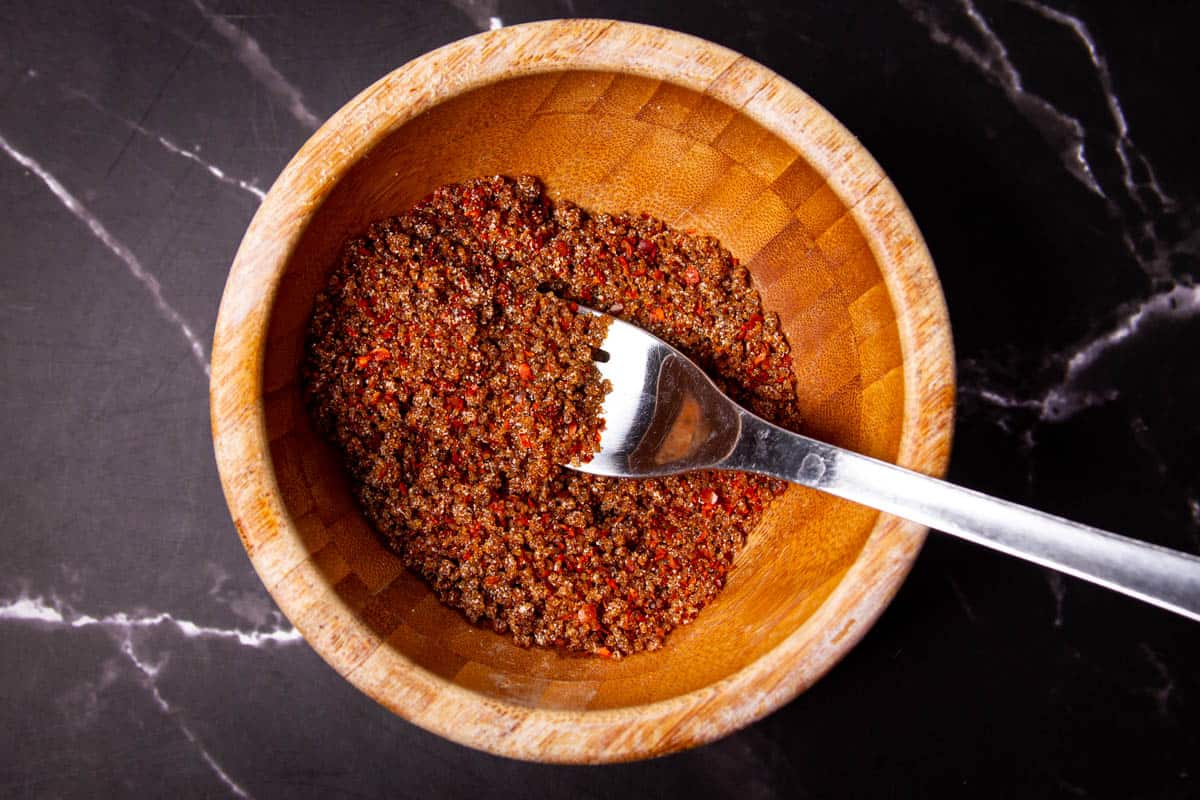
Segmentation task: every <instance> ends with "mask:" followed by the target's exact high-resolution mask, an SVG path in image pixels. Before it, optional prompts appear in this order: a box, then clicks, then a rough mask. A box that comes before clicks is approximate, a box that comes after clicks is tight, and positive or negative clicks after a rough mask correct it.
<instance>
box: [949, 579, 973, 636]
mask: <svg viewBox="0 0 1200 800" xmlns="http://www.w3.org/2000/svg"><path fill="white" fill-rule="evenodd" d="M946 580H947V581H948V582H949V583H950V589H951V590H952V591H953V592H954V596H955V597H956V598H957V599H958V605H959V607H960V608H962V612H963V615H964V616H965V617H966V618H967V621H968V622H970V623H971V624H972V625H974V624H975V622H976V618H975V610H974V609H972V608H971V604H970V602H968V601H967V595H966V594H965V593H964V592H963V590H962V588H961V587H960V586H959V585H958V581H956V580H954V578H952V577H951V576H949V575H947V576H946Z"/></svg>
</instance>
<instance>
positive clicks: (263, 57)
mask: <svg viewBox="0 0 1200 800" xmlns="http://www.w3.org/2000/svg"><path fill="white" fill-rule="evenodd" d="M192 4H193V5H195V6H196V9H197V10H198V11H199V12H200V14H201V15H202V16H203V17H204V18H205V19H206V20H208V24H209V25H211V26H212V28H213V30H214V31H216V32H217V34H218V35H220V36H221V38H223V39H225V40H226V41H227V42H229V44H230V45H231V46H232V47H233V52H234V54H235V55H236V56H237V59H238V61H240V62H242V66H244V67H245V68H246V69H247V70H249V71H250V74H251V75H253V76H254V78H255V79H256V80H257V81H258V82H259V83H261V84H262V85H263V86H265V87H267V89H269V90H270V91H271V92H272V93H274V94H275V95H277V96H278V97H279V98H280V99H282V100H283V101H284V104H285V105H286V106H287V109H288V111H289V112H291V115H292V116H293V117H295V119H296V121H297V122H299V123H300V124H301V125H304V126H305V127H307V128H308V129H310V130H314V129H316V128H317V126H319V125H320V124H321V120H320V118H319V117H317V115H316V114H314V113H313V112H312V111H311V110H309V108H308V106H307V105H305V103H304V94H303V93H302V92H301V91H300V90H299V89H298V88H296V87H295V86H294V85H292V83H291V82H289V81H288V79H287V78H285V77H283V75H282V74H281V73H280V72H279V70H277V69H276V68H275V65H274V64H272V63H271V59H269V58H268V57H267V54H266V53H264V52H263V49H262V47H261V46H260V45H259V44H258V41H257V40H256V39H255V38H254V37H253V36H251V35H250V34H249V33H247V32H246V31H244V30H242V29H241V28H239V27H238V26H237V25H234V24H233V23H232V22H230V21H229V20H228V19H226V18H225V17H223V16H221V15H220V14H218V13H216V12H215V11H212V10H211V9H209V8H208V6H206V5H204V3H202V2H201V0H192Z"/></svg>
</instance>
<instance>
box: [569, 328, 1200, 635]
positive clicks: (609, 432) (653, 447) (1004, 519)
mask: <svg viewBox="0 0 1200 800" xmlns="http://www.w3.org/2000/svg"><path fill="white" fill-rule="evenodd" d="M585 310H588V311H591V310H590V309H585ZM591 313H593V314H595V313H597V312H595V311H591ZM597 362H598V363H597V367H598V368H599V370H600V373H601V374H602V375H603V376H604V377H605V378H607V379H608V380H609V381H610V382H611V383H612V391H610V392H609V393H608V395H606V396H605V399H604V407H603V416H604V420H605V424H606V427H605V428H604V431H603V432H602V434H601V437H600V450H599V452H598V453H596V455H595V456H594V457H593V458H592V460H591V461H589V462H587V463H583V464H572V465H569V466H571V467H572V468H573V469H577V470H581V471H583V472H590V473H594V474H597V475H610V476H615V477H621V478H648V477H654V476H658V475H671V474H674V473H679V472H686V471H689V470H696V469H723V470H742V471H746V472H758V473H762V474H764V475H772V476H774V477H776V478H783V479H785V480H789V481H793V482H795V483H799V484H802V485H804V486H808V487H811V488H813V489H819V490H821V491H823V492H828V493H830V494H833V495H837V496H838V497H844V498H846V499H847V500H852V501H854V502H856V503H862V504H863V505H866V506H870V507H872V508H877V509H880V510H881V511H886V512H888V513H890V514H895V515H897V516H900V517H904V518H905V519H910V520H913V521H914V522H919V523H921V524H923V525H928V526H929V527H931V528H935V529H937V530H941V531H945V532H946V533H951V534H954V535H955V536H959V537H961V538H963V539H966V540H968V541H971V542H975V543H976V544H981V545H984V546H985V547H991V548H993V549H995V550H999V551H1001V552H1004V553H1008V554H1009V555H1014V556H1017V557H1019V558H1024V559H1026V560H1027V561H1032V562H1034V563H1036V564H1041V565H1042V566H1045V567H1050V568H1052V569H1056V570H1058V571H1060V572H1065V573H1066V574H1068V575H1074V576H1075V577H1078V578H1083V579H1084V580H1087V581H1091V582H1093V583H1098V584H1100V585H1101V586H1107V587H1108V588H1110V589H1114V590H1116V591H1118V592H1123V593H1124V594H1127V595H1130V596H1132V597H1136V598H1138V599H1141V600H1144V601H1146V602H1147V603H1152V604H1154V605H1156V606H1161V607H1162V608H1165V609H1168V610H1170V611H1174V612H1176V613H1178V614H1182V615H1184V616H1186V617H1190V618H1192V619H1195V620H1200V558H1197V557H1195V556H1192V555H1189V554H1186V553H1179V552H1176V551H1173V550H1168V549H1167V548H1164V547H1159V546H1157V545H1153V544H1149V543H1146V542H1140V541H1136V540H1134V539H1129V538H1126V537H1124V536H1118V535H1117V534H1115V533H1109V532H1108V531H1103V530H1100V529H1098V528H1093V527H1090V526H1087V525H1082V524H1080V523H1078V522H1071V521H1070V520H1066V519H1062V518H1061V517H1055V516H1052V515H1050V514H1046V513H1044V512H1041V511H1036V510H1034V509H1031V508H1026V507H1024V506H1020V505H1017V504H1016V503H1010V502H1008V501H1006V500H1000V499H998V498H995V497H989V496H988V495H985V494H982V493H980V492H976V491H973V490H971V489H966V488H963V487H961V486H955V485H954V484H951V483H947V482H945V481H941V480H937V479H935V478H930V477H928V476H925V475H921V474H919V473H916V472H912V471H910V470H906V469H902V468H900V467H897V466H895V465H893V464H888V463H886V462H883V461H879V460H877V459H874V458H868V457H867V456H863V455H859V454H858V453H854V452H851V451H849V450H843V449H842V448H839V447H834V446H833V445H830V444H826V443H824V442H820V441H817V440H815V439H810V438H809V437H807V436H801V435H800V434H796V433H792V432H790V431H786V430H784V429H783V428H780V427H778V426H776V425H772V424H771V423H769V422H767V421H766V420H763V419H761V418H760V417H757V416H755V415H754V414H752V413H750V412H749V411H747V410H746V409H744V408H742V407H741V406H739V405H737V404H736V403H734V402H733V401H732V400H730V399H729V398H728V397H726V396H725V395H724V394H723V393H722V392H721V391H720V390H719V389H717V387H716V385H714V384H713V382H712V381H711V380H709V378H708V376H707V375H705V374H704V372H703V371H702V370H701V369H700V368H699V367H698V366H696V364H694V363H693V362H692V361H691V360H690V359H689V358H687V356H685V355H683V353H680V352H679V351H678V350H676V349H675V348H674V347H672V346H671V345H669V344H667V343H666V342H664V341H662V340H661V339H659V338H658V337H656V336H653V335H652V334H650V333H647V332H646V331H644V330H642V329H641V328H638V327H635V326H633V325H630V324H629V323H626V322H622V321H621V320H615V319H614V320H613V321H612V323H611V324H610V326H609V328H608V333H607V336H606V338H605V340H604V343H603V345H602V348H601V351H600V352H599V353H598V357H597Z"/></svg>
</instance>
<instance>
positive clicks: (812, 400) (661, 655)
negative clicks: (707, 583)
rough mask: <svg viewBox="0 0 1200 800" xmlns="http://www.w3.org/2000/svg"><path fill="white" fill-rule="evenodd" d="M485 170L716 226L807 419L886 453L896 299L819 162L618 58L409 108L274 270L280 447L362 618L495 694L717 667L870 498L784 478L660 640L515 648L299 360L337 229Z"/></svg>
mask: <svg viewBox="0 0 1200 800" xmlns="http://www.w3.org/2000/svg"><path fill="white" fill-rule="evenodd" d="M494 173H505V174H509V175H516V174H521V173H530V174H534V175H537V176H539V177H541V178H542V180H543V181H544V183H545V184H546V186H547V189H548V190H549V192H550V193H551V194H552V195H553V196H556V197H565V198H570V199H572V200H575V201H576V202H578V203H579V204H581V205H582V206H583V207H585V208H587V209H589V210H593V211H612V212H616V211H623V210H631V211H646V212H648V213H650V214H653V215H655V216H657V217H660V218H662V219H664V220H666V221H667V222H668V223H670V224H673V225H675V226H677V227H680V228H684V229H689V228H693V229H695V230H697V231H700V232H703V233H708V234H711V235H714V236H716V237H717V238H718V239H720V240H721V242H722V243H723V244H724V245H725V246H726V247H728V248H729V249H730V250H731V251H732V252H733V254H734V255H735V256H737V257H738V258H740V259H741V260H742V261H743V262H744V263H745V264H746V265H747V266H748V267H749V269H750V272H751V274H752V275H753V279H754V281H755V284H756V286H757V288H758V290H759V292H760V293H761V294H762V297H763V302H764V304H765V306H766V308H767V309H768V310H771V311H775V312H777V313H778V314H779V316H780V319H781V322H782V324H783V328H784V331H785V332H786V334H787V336H788V339H789V340H790V342H791V344H792V348H793V356H794V364H795V373H796V378H797V388H798V394H799V398H800V403H801V407H802V409H803V411H804V414H805V418H806V420H807V430H806V432H807V433H810V434H812V435H814V436H817V437H820V438H824V439H826V440H828V441H831V442H833V443H835V444H838V445H842V446H845V447H849V448H853V449H855V450H858V451H859V452H863V453H866V454H868V455H872V456H875V457H878V458H883V459H889V460H893V459H895V457H896V454H897V450H898V447H899V442H900V435H901V427H902V423H903V420H904V381H903V375H902V356H901V348H900V341H899V337H898V334H897V325H896V317H895V312H894V309H893V306H892V303H891V301H890V299H889V295H888V291H887V289H886V287H885V285H884V283H883V278H882V276H881V273H880V270H879V267H878V265H877V263H876V259H875V256H874V255H873V253H872V251H871V248H870V247H869V246H868V244H867V240H866V239H865V238H864V236H863V234H862V232H861V231H860V229H859V227H858V225H857V223H856V222H855V219H854V217H853V216H852V215H851V214H849V213H848V209H847V208H846V206H845V205H844V204H843V203H842V202H841V201H840V200H839V199H838V198H837V196H836V195H835V194H834V192H833V191H832V190H831V189H830V187H829V186H828V185H827V184H826V183H825V181H824V180H823V179H822V178H821V177H820V175H819V174H818V173H817V171H816V170H814V169H813V167H812V166H811V165H810V164H809V163H808V162H807V161H806V160H805V159H804V157H803V156H801V155H800V154H799V153H797V152H796V151H795V150H794V149H793V148H792V147H791V146H790V145H789V144H787V143H786V142H785V141H784V140H782V139H780V138H779V137H777V136H775V135H773V134H772V133H770V132H768V131H767V130H766V129H764V128H763V127H762V126H761V125H759V124H758V123H757V122H755V121H754V120H753V119H751V118H750V117H749V116H747V115H745V114H743V113H741V112H739V111H737V110H735V109H734V108H732V107H730V106H728V105H725V104H723V103H721V102H720V101H718V100H715V99H713V98H712V97H709V96H706V95H703V94H700V93H698V92H695V91H692V90H690V89H686V88H683V87H681V86H678V85H674V84H671V83H667V82H663V81H659V80H653V79H650V78H644V77H638V76H633V75H628V74H617V73H606V72H590V71H569V72H555V73H547V74H538V75H530V76H524V77H518V78H512V79H508V80H504V81H501V82H498V83H493V84H489V85H487V86H484V87H482V88H478V89H475V90H473V91H470V92H468V93H466V94H462V95H459V96H457V97H455V98H453V99H451V100H448V101H447V102H444V103H442V104H440V105H438V106H435V107H434V108H432V109H431V110H429V111H427V112H425V113H424V114H422V115H421V116H419V117H416V118H414V119H412V120H411V121H409V122H408V123H406V124H404V125H403V126H401V127H400V128H398V129H397V130H396V131H394V132H393V133H392V134H390V135H389V136H388V137H387V138H386V139H384V140H383V141H382V142H381V143H380V144H379V145H378V146H377V147H376V148H374V150H373V151H371V152H370V153H369V154H368V156H367V157H365V158H363V159H362V160H361V161H360V162H359V163H357V164H356V165H355V166H354V167H353V168H352V169H351V170H350V171H349V172H347V174H346V175H345V176H344V177H343V178H342V179H341V180H340V182H339V183H338V185H337V186H336V187H335V188H334V189H333V191H332V193H331V194H330V195H329V197H328V199H327V200H326V201H325V203H324V204H323V205H322V207H321V208H320V209H319V210H318V211H317V212H316V213H315V215H314V216H313V218H312V220H311V223H310V224H309V226H308V228H307V230H306V231H305V233H304V235H303V237H302V239H301V241H300V243H299V245H298V246H297V248H296V249H295V251H294V253H293V256H292V258H291V260H290V262H289V264H288V266H287V270H286V273H285V274H284V276H283V278H282V281H281V283H280V287H279V291H278V294H277V297H276V300H275V305H274V307H273V309H272V313H271V321H270V328H269V332H268V339H267V345H266V349H265V365H264V393H265V396H264V408H265V410H266V425H267V434H268V437H269V439H270V442H271V457H272V460H273V463H274V469H275V472H276V478H277V481H278V484H279V487H280V490H281V492H282V495H283V499H284V501H285V503H286V506H287V509H288V512H289V513H290V514H291V516H292V520H293V522H294V523H295V525H294V527H295V528H296V529H297V530H298V531H300V535H301V536H302V537H303V538H304V540H305V541H304V546H305V548H306V549H307V550H308V551H309V552H310V553H312V554H313V561H314V562H315V563H317V564H318V565H319V566H320V571H321V574H322V575H323V576H324V578H325V580H327V581H328V583H329V585H330V586H332V587H333V589H334V591H335V592H336V593H337V594H338V595H339V597H340V598H341V600H342V601H343V602H344V604H345V606H346V607H347V608H348V609H350V610H351V611H352V612H353V613H354V614H356V615H357V622H358V623H359V624H361V625H364V626H366V627H368V628H370V630H371V631H373V632H374V633H375V634H376V635H377V636H379V637H380V638H382V639H384V640H385V645H384V647H385V648H387V649H389V650H390V651H391V653H392V654H394V657H395V658H396V659H398V660H400V661H402V660H403V659H407V660H408V661H410V662H412V663H414V664H416V665H418V666H419V667H421V668H424V669H425V670H428V671H430V672H432V673H434V674H435V675H437V676H440V677H441V678H444V679H445V680H447V681H451V682H453V683H456V684H458V685H460V686H462V687H464V688H467V689H470V690H474V691H476V692H479V693H481V694H483V695H486V696H489V697H492V698H496V699H500V700H504V701H507V702H511V703H516V704H519V705H526V706H533V707H539V708H560V709H601V708H618V707H625V706H631V705H639V704H644V703H650V702H655V701H658V700H663V699H667V698H670V697H673V696H676V695H680V694H683V693H687V692H690V691H693V690H696V689H700V688H702V687H705V686H708V685H710V684H712V683H714V682H717V681H720V680H721V679H723V678H726V677H728V676H730V675H732V674H734V673H736V672H737V671H739V670H741V669H742V668H744V667H746V666H748V665H749V664H751V663H752V662H754V661H755V660H756V659H757V658H759V657H760V656H761V655H762V654H764V653H765V652H767V651H769V650H770V649H772V648H773V647H775V646H776V645H777V644H778V643H780V642H781V641H782V640H783V639H784V638H785V637H787V636H789V635H790V634H792V633H793V632H795V631H796V629H797V628H799V627H800V626H802V625H803V624H804V623H805V621H806V620H807V619H808V618H809V617H810V616H811V615H812V614H813V612H814V611H815V610H816V609H817V607H818V606H819V605H820V604H821V602H822V601H823V600H824V599H825V598H826V597H827V596H828V595H829V593H830V592H831V591H832V589H833V588H834V586H836V584H837V583H838V581H839V580H840V578H841V577H842V575H843V574H844V573H845V571H846V569H847V568H848V567H849V566H850V564H851V563H852V562H853V561H854V559H855V557H856V555H857V554H858V553H859V551H860V549H861V548H862V546H863V544H864V542H865V541H866V539H867V537H868V535H869V534H870V532H871V530H872V528H873V526H874V525H875V522H876V519H877V517H878V515H877V513H876V512H873V511H870V510H868V509H865V508H862V507H859V506H856V505H854V504H851V503H847V502H845V501H841V500H837V499H835V498H832V497H829V496H826V495H822V494H819V493H816V492H812V491H809V490H806V489H803V488H800V487H796V486H793V487H791V488H790V489H789V491H788V492H787V493H786V494H785V495H784V496H783V497H782V498H781V499H780V500H779V501H777V502H776V503H775V504H774V505H773V506H772V507H771V508H770V510H769V512H768V514H767V516H766V517H765V518H764V520H763V521H762V523H761V524H760V525H759V526H758V528H757V529H756V530H755V531H754V532H753V534H752V535H751V537H750V539H749V542H748V543H747V545H746V547H745V549H744V551H743V552H742V553H741V555H740V556H739V560H738V562H737V564H736V568H735V569H734V570H733V571H732V572H731V574H730V580H729V583H728V585H727V587H726V588H725V590H724V591H723V592H722V593H721V595H720V596H719V597H718V599H717V600H716V601H715V602H714V603H713V604H712V605H710V606H709V607H708V608H707V609H706V610H705V611H704V612H702V613H701V615H700V617H699V618H698V619H697V620H696V621H695V622H694V623H693V624H692V625H690V626H687V627H684V628H681V629H678V630H676V631H675V632H674V633H672V634H671V635H670V636H669V637H668V641H667V645H666V646H665V647H664V648H663V649H662V650H660V651H659V652H656V653H652V654H642V655H637V656H633V657H630V658H627V659H625V660H623V661H620V662H613V661H605V660H600V659H596V658H591V657H573V656H568V655H563V654H559V653H557V652H555V651H550V650H543V649H529V650H525V649H521V648H519V647H517V646H515V645H513V644H512V643H511V642H510V640H509V639H508V638H507V637H505V636H501V635H497V634H494V633H492V632H490V631H485V630H483V629H480V628H476V627H474V626H472V625H471V624H469V623H468V622H467V621H466V619H465V618H464V617H463V616H462V615H461V614H459V613H458V612H457V611H454V610H451V609H449V608H446V607H443V606H442V605H441V604H440V603H439V602H438V600H437V599H436V597H434V595H433V594H432V593H431V592H430V591H429V589H428V588H427V587H426V586H425V584H424V583H423V582H422V581H421V580H420V579H418V578H417V577H415V576H413V575H412V574H410V573H408V572H407V571H406V570H405V569H404V567H403V566H402V565H401V563H400V561H399V560H398V559H397V558H396V557H395V556H393V555H391V553H390V552H389V551H387V550H386V549H385V548H384V547H383V546H382V545H381V544H380V542H379V540H378V539H377V538H376V534H375V533H374V532H373V531H372V529H371V528H370V526H369V525H368V524H367V523H366V521H365V520H364V519H363V517H362V516H361V514H360V513H359V511H358V510H357V508H356V506H355V502H354V500H353V499H352V496H351V494H350V491H349V489H348V486H347V484H346V480H345V478H344V477H343V474H342V470H341V468H340V465H339V463H338V459H337V457H336V455H335V454H334V453H333V452H332V451H331V449H330V448H329V447H328V446H327V445H326V444H324V443H323V442H322V441H321V440H320V439H319V438H317V436H316V435H315V434H314V432H313V430H312V428H311V426H310V424H309V421H308V417H307V414H306V412H305V409H304V405H303V402H302V398H301V394H300V388H299V381H298V378H299V363H300V359H301V356H302V352H303V347H304V336H305V329H306V326H307V323H308V318H309V314H310V313H311V310H312V307H313V301H314V298H315V295H316V293H317V291H318V290H319V289H320V288H321V287H322V286H323V285H324V283H325V281H326V278H327V276H328V274H329V272H330V270H331V268H332V266H333V263H334V259H335V257H336V254H337V252H338V250H339V247H340V244H341V242H342V241H343V240H345V239H346V238H347V237H348V236H352V235H355V234H358V233H360V232H362V231H363V229H364V228H365V226H366V225H367V224H368V223H369V222H371V221H373V220H376V219H379V218H382V217H386V216H389V215H392V214H396V213H399V212H401V211H403V210H404V209H406V208H407V207H408V206H410V205H411V204H412V203H413V202H415V201H417V200H419V199H420V198H421V197H423V196H424V195H426V194H427V193H428V192H430V191H431V190H432V189H433V188H434V187H436V186H438V185H440V184H443V183H446V182H448V181H459V180H464V179H467V178H470V177H473V176H476V175H483V174H494ZM269 588H272V589H274V587H269ZM831 635H832V636H836V632H831ZM363 657H364V658H365V657H366V654H364V655H363Z"/></svg>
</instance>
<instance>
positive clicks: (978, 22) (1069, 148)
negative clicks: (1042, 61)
mask: <svg viewBox="0 0 1200 800" xmlns="http://www.w3.org/2000/svg"><path fill="white" fill-rule="evenodd" d="M901 3H902V5H903V6H904V7H905V8H906V9H908V11H909V13H911V14H912V16H913V18H914V19H915V20H917V22H919V23H921V25H923V26H924V27H925V29H926V30H927V31H928V32H929V37H930V38H931V39H932V40H933V41H934V42H936V43H937V44H940V45H943V46H944V47H949V48H950V49H951V50H953V51H954V52H955V53H956V54H957V55H958V56H959V58H961V59H962V60H963V61H965V62H967V63H968V64H970V65H972V66H973V67H975V68H976V69H978V70H979V71H980V72H981V73H983V75H984V76H985V77H986V78H987V79H988V80H990V81H991V82H992V83H994V84H995V85H996V86H997V87H998V88H999V89H1000V90H1001V91H1002V92H1004V95H1005V96H1006V97H1007V98H1008V99H1009V102H1011V103H1012V104H1013V105H1014V106H1015V107H1016V108H1017V110H1018V111H1020V112H1021V114H1022V115H1023V116H1024V117H1025V118H1026V119H1027V120H1029V122H1030V123H1032V124H1033V125H1034V127H1036V128H1037V130H1038V131H1039V132H1040V133H1041V134H1042V136H1043V138H1045V139H1046V141H1047V142H1048V143H1049V144H1050V145H1051V146H1052V147H1054V148H1055V149H1056V150H1057V151H1058V153H1059V156H1060V157H1061V158H1062V162H1063V165H1064V166H1065V167H1066V168H1067V170H1068V171H1069V172H1070V173H1071V174H1072V175H1073V176H1075V178H1076V179H1077V180H1079V182H1080V183H1082V184H1083V185H1084V186H1086V187H1087V188H1088V189H1090V190H1091V191H1092V192H1095V193H1096V194H1097V195H1099V196H1101V197H1105V196H1106V195H1105V193H1104V190H1103V189H1102V188H1101V187H1100V184H1099V182H1098V181H1097V180H1096V176H1095V174H1094V173H1093V172H1092V166H1091V164H1090V163H1089V162H1088V159H1087V148H1086V145H1085V142H1084V139H1085V131H1084V128H1083V125H1082V124H1081V123H1080V122H1079V120H1078V119H1076V118H1075V117H1073V116H1071V115H1070V114H1067V113H1066V112H1064V111H1062V110H1061V109H1059V108H1057V107H1055V106H1054V105H1053V104H1052V103H1050V102H1049V101H1048V100H1046V99H1045V98H1044V97H1042V96H1041V95H1038V94H1035V93H1034V92H1031V91H1029V90H1028V89H1027V88H1026V86H1025V83H1024V81H1023V80H1022V78H1021V73H1020V72H1019V71H1018V70H1017V68H1016V67H1015V66H1014V65H1013V63H1012V60H1011V59H1010V58H1009V55H1008V49H1007V48H1006V47H1005V46H1004V43H1003V42H1002V41H1001V40H1000V37H999V36H997V35H996V33H995V31H994V30H992V27H991V25H989V24H988V21H987V19H986V18H985V17H984V16H983V14H981V13H980V12H979V9H978V8H976V7H975V4H974V3H973V2H972V0H959V5H960V6H961V8H962V10H963V13H964V14H965V15H966V17H967V19H968V20H969V21H970V23H971V26H972V27H973V28H974V29H975V31H976V33H978V34H979V38H980V39H981V41H982V43H983V44H982V47H980V46H977V45H975V44H973V43H971V42H969V41H967V40H966V39H964V38H962V37H960V36H956V35H954V34H952V33H951V32H950V31H948V30H947V29H946V28H945V27H944V26H943V25H942V24H941V22H940V21H939V20H938V18H937V16H936V15H935V14H934V13H933V11H932V10H931V9H929V8H927V7H926V6H924V5H923V4H921V3H920V2H919V0H901Z"/></svg>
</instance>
